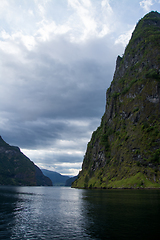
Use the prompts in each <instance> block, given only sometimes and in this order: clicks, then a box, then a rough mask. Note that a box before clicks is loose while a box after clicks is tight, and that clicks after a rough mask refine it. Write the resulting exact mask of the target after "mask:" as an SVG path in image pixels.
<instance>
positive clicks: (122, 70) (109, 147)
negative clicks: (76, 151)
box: [73, 12, 160, 188]
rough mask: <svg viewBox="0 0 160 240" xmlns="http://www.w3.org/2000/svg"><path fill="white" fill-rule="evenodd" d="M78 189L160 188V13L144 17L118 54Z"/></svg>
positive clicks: (78, 180)
mask: <svg viewBox="0 0 160 240" xmlns="http://www.w3.org/2000/svg"><path fill="white" fill-rule="evenodd" d="M73 187H78V188H152V187H160V14H159V13H158V12H150V13H148V14H147V15H146V16H144V18H142V19H141V20H140V21H139V22H138V24H137V26H136V28H135V30H134V32H133V34H132V37H131V40H130V42H129V44H128V45H127V47H126V49H125V52H124V55H123V57H120V56H118V58H117V61H116V69H115V73H114V77H113V81H112V83H111V85H110V87H109V88H108V90H107V93H106V110H105V113H104V115H103V117H102V120H101V125H100V126H99V127H98V129H97V130H96V131H95V132H93V134H92V138H91V141H90V142H89V143H88V146H87V151H86V154H85V157H84V160H83V165H82V171H81V172H80V173H79V178H78V179H77V180H76V181H75V182H74V183H73Z"/></svg>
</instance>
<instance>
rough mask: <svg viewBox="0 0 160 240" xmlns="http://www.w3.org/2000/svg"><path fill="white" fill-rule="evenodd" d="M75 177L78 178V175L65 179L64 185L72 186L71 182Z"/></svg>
mask: <svg viewBox="0 0 160 240" xmlns="http://www.w3.org/2000/svg"><path fill="white" fill-rule="evenodd" d="M77 178H78V176H75V177H71V178H69V179H67V181H66V184H65V186H68V187H69V186H72V183H73V182H74V181H75V180H76V179H77Z"/></svg>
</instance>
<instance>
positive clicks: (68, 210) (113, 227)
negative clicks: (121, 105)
mask: <svg viewBox="0 0 160 240" xmlns="http://www.w3.org/2000/svg"><path fill="white" fill-rule="evenodd" d="M159 214H160V191H158V190H82V189H71V188H65V187H0V239H16V240H17V239H65V240H67V239H158V238H157V234H158V233H159V226H160V220H159Z"/></svg>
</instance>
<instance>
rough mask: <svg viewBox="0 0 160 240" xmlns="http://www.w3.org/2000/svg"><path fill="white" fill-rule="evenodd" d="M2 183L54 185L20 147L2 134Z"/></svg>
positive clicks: (0, 139)
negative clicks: (8, 142)
mask: <svg viewBox="0 0 160 240" xmlns="http://www.w3.org/2000/svg"><path fill="white" fill-rule="evenodd" d="M0 185H15V186H16V185H17V186H52V182H51V180H50V179H49V178H48V177H46V176H44V175H43V173H42V172H41V170H40V169H39V168H38V167H37V166H36V165H35V164H34V163H33V162H32V161H31V160H30V159H29V158H28V157H26V156H25V155H24V154H23V153H22V152H21V151H20V149H19V147H14V146H10V145H9V144H7V143H6V142H5V141H4V140H3V139H2V137H1V136H0Z"/></svg>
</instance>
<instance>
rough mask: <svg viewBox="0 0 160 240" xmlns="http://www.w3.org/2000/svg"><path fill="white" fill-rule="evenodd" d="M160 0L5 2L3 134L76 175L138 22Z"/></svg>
mask: <svg viewBox="0 0 160 240" xmlns="http://www.w3.org/2000/svg"><path fill="white" fill-rule="evenodd" d="M151 10H154V11H159V12H160V0H143V1H142V0H134V1H131V0H121V1H119V0H0V84H1V86H0V135H1V136H2V138H3V139H4V140H5V141H6V142H7V143H9V144H11V145H16V146H19V147H20V149H21V151H22V152H23V153H24V154H25V155H27V156H28V157H29V158H30V159H31V160H32V161H33V162H34V163H35V164H37V165H38V166H39V167H40V168H45V169H48V170H53V171H57V172H59V173H61V174H65V175H76V174H77V173H78V172H79V170H80V169H81V165H82V161H83V156H84V154H85V151H86V147H87V143H88V141H89V140H90V137H91V134H92V132H93V131H94V130H96V128H97V127H98V126H99V124H100V121H101V117H102V115H103V113H104V110H105V94H106V90H107V88H108V87H109V85H110V83H111V81H112V78H113V73H114V70H115V62H116V58H117V56H118V55H122V54H123V52H124V49H125V46H126V44H127V43H128V41H129V38H130V36H131V33H132V31H133V29H134V27H135V24H136V23H137V22H138V20H139V19H140V18H142V17H143V16H144V15H145V14H146V13H148V12H149V11H151Z"/></svg>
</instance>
